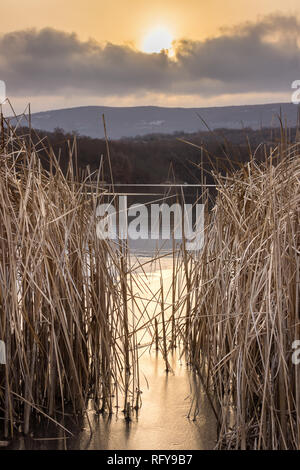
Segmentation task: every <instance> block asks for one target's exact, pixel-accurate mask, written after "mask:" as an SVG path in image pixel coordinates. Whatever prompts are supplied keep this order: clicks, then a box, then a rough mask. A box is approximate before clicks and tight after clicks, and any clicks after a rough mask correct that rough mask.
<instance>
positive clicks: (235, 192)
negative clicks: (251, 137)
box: [181, 142, 300, 449]
mask: <svg viewBox="0 0 300 470" xmlns="http://www.w3.org/2000/svg"><path fill="white" fill-rule="evenodd" d="M299 155H300V147H299V144H297V143H296V144H293V145H286V144H284V142H283V143H282V144H280V145H279V146H278V147H277V148H276V149H274V150H273V151H272V152H271V155H270V157H269V158H267V159H266V162H264V163H257V162H256V161H255V160H254V159H253V158H252V159H251V161H250V162H249V163H248V164H246V165H245V166H244V167H243V168H242V169H241V170H240V171H238V172H236V173H234V174H232V175H227V176H226V177H222V176H220V175H215V179H216V184H217V190H218V194H217V198H216V202H215V205H214V208H213V210H212V211H211V213H210V214H208V213H207V217H206V229H205V244H204V249H203V251H202V252H201V253H200V255H199V258H198V259H196V260H195V269H194V270H193V273H194V275H193V281H192V290H193V291H194V293H195V304H194V305H193V307H192V309H191V310H190V314H189V315H188V322H186V323H185V322H184V325H187V326H188V336H187V338H186V350H187V351H188V358H189V361H190V363H191V364H192V366H193V367H194V368H195V369H196V370H197V371H198V373H199V375H200V377H201V378H202V382H203V385H204V387H205V389H206V391H207V393H208V395H209V398H210V400H211V404H212V406H213V407H214V411H215V414H216V418H217V420H218V427H219V440H218V444H217V447H218V448H230V449H232V448H234V449H237V448H241V449H246V448H251V449H299V448H300V369H299V366H297V365H295V364H293V363H292V353H293V350H292V343H293V341H294V340H295V339H300V318H299V246H300V244H299V203H300V191H299V180H300V158H299ZM184 325H183V323H181V330H183V328H184ZM182 336H183V337H184V335H182Z"/></svg>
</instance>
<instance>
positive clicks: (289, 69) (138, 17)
mask: <svg viewBox="0 0 300 470" xmlns="http://www.w3.org/2000/svg"><path fill="white" fill-rule="evenodd" d="M0 18H1V23H0V24H1V26H0V79H2V80H5V81H6V85H7V92H8V95H9V97H10V98H12V100H13V102H14V104H15V105H16V107H17V110H20V108H21V107H22V106H24V105H25V103H27V102H28V101H31V102H32V104H33V109H34V110H35V111H37V110H42V109H49V108H52V109H53V108H59V107H65V106H77V105H91V104H105V105H113V106H117V105H120V106H122V105H143V104H155V105H162V106H164V105H165V106H177V105H178V106H217V105H225V104H244V103H256V102H270V101H288V100H289V99H290V85H291V82H292V81H293V80H296V79H300V67H299V57H300V56H299V52H300V49H299V46H300V23H299V22H298V18H300V4H299V0H284V1H283V0H281V1H279V0H260V1H259V0H251V1H249V0H247V1H246V0H227V1H224V0H223V1H221V0H210V1H207V0H206V1H201V0H187V1H186V2H183V1H182V0H163V1H158V0H151V1H143V0H128V1H125V0H111V1H110V2H108V1H105V2H104V1H101V0H98V1H97V0H85V1H82V0H81V1H79V0H72V1H71V0H65V1H63V2H62V1H61V0H60V1H58V0H26V2H25V1H24V0H10V2H3V1H1V5H0ZM157 27H160V28H161V29H164V30H165V32H166V33H167V34H168V35H169V36H170V37H171V39H173V41H174V42H173V50H172V51H169V53H167V52H161V53H154V54H153V53H152V54H151V53H150V54H149V53H146V52H144V50H143V49H144V46H143V44H144V41H145V38H146V37H148V36H149V34H150V46H151V44H152V43H153V41H154V42H155V40H156V43H157V37H156V38H155V37H153V38H152V36H151V32H153V31H155V30H156V28H157ZM159 40H160V36H159V37H158V44H160V42H159ZM151 41H152V42H151ZM161 42H162V46H164V43H163V37H162V39H161ZM153 44H154V43H153ZM171 52H172V54H171Z"/></svg>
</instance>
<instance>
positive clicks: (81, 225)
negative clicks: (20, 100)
mask: <svg viewBox="0 0 300 470" xmlns="http://www.w3.org/2000/svg"><path fill="white" fill-rule="evenodd" d="M2 122H3V119H2ZM30 132H31V131H30ZM41 146H43V142H40V143H39V145H36V146H34V145H33V143H32V139H31V135H30V133H29V134H28V135H26V136H18V135H17V133H16V129H15V128H13V127H11V126H10V125H9V123H8V122H7V123H6V126H4V125H2V132H1V154H0V159H1V166H0V214H1V215H0V219H1V224H0V339H1V340H2V341H4V343H5V346H6V364H5V365H0V432H1V431H3V432H4V434H5V436H7V437H9V436H13V434H14V432H15V431H16V430H18V431H22V432H24V433H28V432H29V431H30V427H31V425H32V423H33V422H34V423H36V422H37V421H39V420H41V419H42V417H46V418H47V419H49V420H52V421H55V423H56V424H57V425H58V426H60V427H62V428H63V429H64V430H65V432H66V433H67V432H68V430H67V429H66V428H65V426H64V419H63V418H64V414H65V412H66V410H70V411H69V412H71V413H72V414H73V415H74V416H76V415H78V414H80V415H82V414H83V413H85V411H86V409H87V403H88V401H89V400H92V402H93V404H94V407H95V410H96V411H97V412H99V413H100V412H103V411H107V412H109V413H112V412H113V410H114V408H115V407H117V409H119V408H120V409H121V410H124V412H125V415H126V416H127V415H128V414H129V412H130V410H129V408H130V406H131V403H138V402H135V396H136V389H137V387H136V374H137V361H136V354H135V342H136V340H135V333H134V331H133V329H132V324H131V323H129V322H128V315H127V285H128V283H127V279H126V276H127V274H126V269H127V268H126V256H124V253H123V251H122V250H123V249H121V248H120V247H119V246H117V245H112V244H111V243H109V242H106V241H103V240H99V239H98V238H97V236H96V217H95V214H96V207H97V204H98V203H99V202H101V201H102V200H103V198H105V197H106V196H105V192H104V190H103V189H101V182H100V179H101V168H100V169H99V172H98V173H96V174H94V175H90V174H89V173H88V172H86V174H85V179H84V180H83V182H82V183H78V179H77V178H76V171H77V170H76V161H75V153H76V142H75V141H74V142H73V143H72V142H70V143H69V148H70V160H69V166H68V170H67V172H66V173H65V174H63V173H62V171H61V169H60V165H59V163H58V160H57V159H56V156H55V155H54V153H53V151H52V150H51V149H50V150H49V151H48V159H49V165H48V166H49V170H47V171H46V170H45V169H43V167H42V165H41V160H40V158H39V149H40V148H41ZM43 150H45V149H44V148H43ZM81 176H82V175H81ZM92 180H93V181H92ZM87 182H92V183H93V184H91V185H90V186H88V185H87V184H86V183H87ZM87 187H89V188H92V189H89V190H87Z"/></svg>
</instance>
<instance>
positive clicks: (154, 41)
mask: <svg viewBox="0 0 300 470" xmlns="http://www.w3.org/2000/svg"><path fill="white" fill-rule="evenodd" d="M172 41H173V38H172V35H171V33H170V31H168V30H167V29H166V28H161V27H159V28H156V29H153V30H152V31H150V33H149V34H148V35H147V36H146V37H145V38H144V41H143V44H142V50H143V51H144V52H147V53H149V54H152V53H153V52H160V51H161V50H162V49H168V50H169V49H171V48H172Z"/></svg>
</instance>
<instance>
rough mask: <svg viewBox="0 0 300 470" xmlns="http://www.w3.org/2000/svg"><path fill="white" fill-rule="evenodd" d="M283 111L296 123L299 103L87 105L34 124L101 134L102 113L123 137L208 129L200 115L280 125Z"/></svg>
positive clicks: (44, 115) (231, 123)
mask: <svg viewBox="0 0 300 470" xmlns="http://www.w3.org/2000/svg"><path fill="white" fill-rule="evenodd" d="M280 113H281V116H282V118H283V119H284V120H285V119H286V122H287V125H288V126H289V127H292V126H295V125H296V122H297V106H295V105H294V104H292V103H273V104H262V105H246V106H224V107H213V108H163V107H156V106H139V107H126V108H125V107H123V108H117V107H105V106H84V107H78V108H69V109H59V110H53V111H46V112H40V113H35V114H33V115H32V125H33V127H35V128H36V129H42V130H45V131H53V130H54V129H55V128H57V127H60V128H62V129H64V130H65V131H66V132H72V131H77V132H78V133H79V134H81V135H86V136H90V137H100V138H101V137H103V135H104V132H103V125H102V114H104V115H105V119H106V124H107V131H108V135H109V137H110V138H112V139H120V138H121V137H135V136H137V135H146V134H152V133H163V134H172V133H174V132H181V131H184V132H186V133H190V132H197V131H199V130H206V127H205V124H204V123H203V122H202V121H201V119H200V118H199V116H201V118H202V119H203V120H204V121H205V122H206V123H207V124H208V125H209V127H210V128H211V129H217V128H227V129H241V128H243V127H250V128H252V129H259V128H261V127H272V126H274V127H279V120H278V115H279V114H280ZM198 115H199V116H198Z"/></svg>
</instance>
